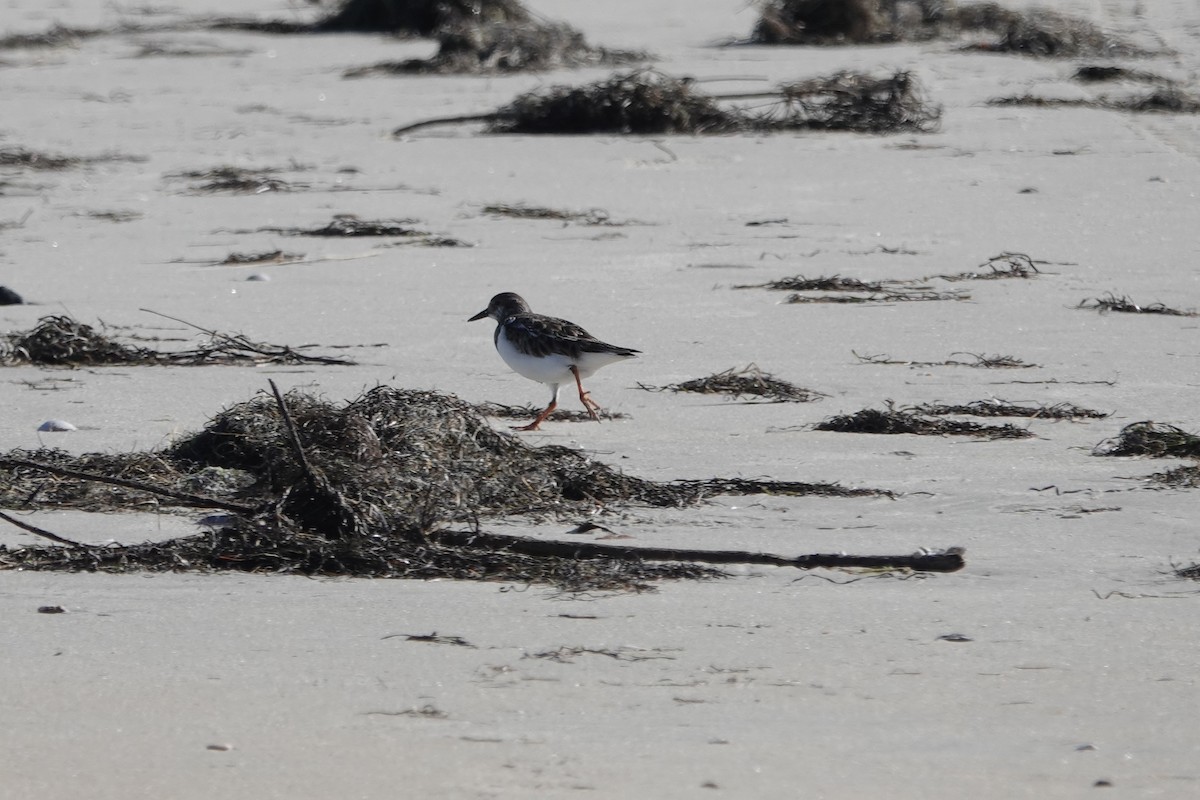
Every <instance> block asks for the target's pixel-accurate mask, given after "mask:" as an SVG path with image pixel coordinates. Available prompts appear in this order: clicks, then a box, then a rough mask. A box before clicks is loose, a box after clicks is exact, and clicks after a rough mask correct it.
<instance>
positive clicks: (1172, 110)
mask: <svg viewBox="0 0 1200 800" xmlns="http://www.w3.org/2000/svg"><path fill="white" fill-rule="evenodd" d="M988 105H991V106H1032V107H1035V108H1099V109H1106V110H1109V111H1130V112H1134V113H1153V112H1162V113H1168V114H1200V96H1197V95H1196V94H1194V93H1192V92H1189V91H1187V90H1186V89H1182V88H1180V87H1177V86H1170V87H1167V88H1163V89H1155V90H1153V91H1149V92H1141V93H1133V94H1127V95H1120V96H1115V97H1113V96H1103V97H1097V98H1087V97H1070V98H1066V97H1041V96H1038V95H1032V94H1028V93H1026V94H1023V95H1016V96H1013V97H996V98H993V99H991V100H988Z"/></svg>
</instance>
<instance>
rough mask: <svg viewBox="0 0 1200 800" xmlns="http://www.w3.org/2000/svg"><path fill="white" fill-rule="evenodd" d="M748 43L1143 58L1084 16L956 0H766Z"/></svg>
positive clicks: (1069, 56)
mask: <svg viewBox="0 0 1200 800" xmlns="http://www.w3.org/2000/svg"><path fill="white" fill-rule="evenodd" d="M759 14H760V16H759V19H758V22H757V23H756V25H755V27H754V30H753V32H752V33H751V35H750V42H752V43H755V44H799V45H841V44H879V43H883V42H900V41H929V40H932V39H941V40H947V39H959V38H962V37H963V36H965V35H972V34H979V33H985V34H988V35H989V36H991V37H992V38H990V39H988V40H985V41H982V42H978V43H975V44H974V45H973V46H974V47H976V48H978V49H982V50H988V51H992V52H1005V53H1020V54H1024V55H1032V56H1041V57H1058V58H1074V57H1082V56H1112V55H1138V54H1140V51H1139V50H1138V49H1137V48H1135V47H1133V46H1132V45H1130V44H1129V43H1127V42H1125V41H1124V40H1122V39H1120V38H1119V37H1116V36H1113V35H1110V34H1108V33H1105V32H1104V31H1103V30H1101V29H1100V28H1098V27H1097V26H1095V25H1094V24H1092V23H1091V22H1088V21H1087V20H1085V19H1081V18H1078V17H1073V16H1070V15H1067V14H1061V13H1058V12H1055V11H1051V10H1048V9H1044V8H1030V9H1027V10H1024V11H1018V10H1014V9H1009V8H1006V7H1004V6H1002V5H1000V4H998V3H992V2H984V3H965V4H961V5H960V4H958V3H956V2H954V0H768V1H767V2H762V3H760V12H759Z"/></svg>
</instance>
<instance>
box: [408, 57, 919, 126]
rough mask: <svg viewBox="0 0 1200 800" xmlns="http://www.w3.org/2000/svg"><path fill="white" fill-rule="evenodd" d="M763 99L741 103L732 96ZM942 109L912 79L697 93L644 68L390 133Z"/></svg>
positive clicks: (738, 121) (866, 119)
mask: <svg viewBox="0 0 1200 800" xmlns="http://www.w3.org/2000/svg"><path fill="white" fill-rule="evenodd" d="M751 100H753V101H766V103H765V104H761V105H756V106H755V107H754V108H746V107H744V106H741V105H736V103H737V102H738V101H751ZM940 119H941V107H940V106H937V105H935V104H931V103H929V102H928V101H926V100H925V98H924V93H923V91H922V89H921V86H920V83H919V81H918V80H917V78H916V77H915V76H913V75H911V74H910V73H908V72H895V73H893V74H891V75H889V76H886V77H883V78H878V77H873V76H871V75H867V74H862V73H851V72H840V73H837V74H834V75H830V76H827V77H822V78H814V79H810V80H804V81H797V82H794V83H788V84H782V85H779V86H777V87H775V88H774V89H772V90H769V91H763V92H749V93H740V94H730V95H709V94H706V93H704V92H701V91H700V90H699V89H698V88H697V86H696V82H695V81H694V80H691V79H688V78H676V77H673V76H670V75H666V74H663V73H661V72H658V71H656V70H650V69H643V70H636V71H634V72H628V73H622V74H617V75H614V76H612V77H610V78H607V79H605V80H601V81H597V82H595V83H591V84H587V85H584V86H551V87H549V88H547V89H542V90H538V91H534V92H528V93H526V94H523V95H520V96H518V97H517V98H516V99H515V100H513V102H511V103H510V104H509V105H507V106H504V107H503V108H501V109H499V110H497V111H495V112H493V113H490V114H477V115H470V116H460V117H445V118H437V119H429V120H423V121H420V122H416V123H413V124H411V125H405V126H403V127H400V128H397V129H395V130H394V131H393V135H395V136H402V135H405V134H408V133H411V132H412V131H415V130H418V129H420V128H424V127H428V126H431V125H447V124H461V123H477V122H483V123H486V130H487V131H488V132H490V133H527V134H535V133H558V134H584V133H609V134H729V133H755V132H757V133H769V132H772V131H785V130H838V131H855V132H860V133H900V132H908V131H929V130H933V129H934V128H936V127H937V125H938V122H939V121H940Z"/></svg>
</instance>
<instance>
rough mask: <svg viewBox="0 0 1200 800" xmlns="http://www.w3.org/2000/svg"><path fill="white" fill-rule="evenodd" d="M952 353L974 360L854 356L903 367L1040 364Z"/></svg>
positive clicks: (997, 356)
mask: <svg viewBox="0 0 1200 800" xmlns="http://www.w3.org/2000/svg"><path fill="white" fill-rule="evenodd" d="M951 355H969V356H971V357H972V358H973V359H975V360H974V361H959V360H957V359H953V358H951V359H947V360H945V361H900V360H896V359H892V358H890V357H889V356H886V355H874V356H860V355H859V354H858V353H854V357H855V358H857V359H858V360H859V361H861V362H862V363H864V364H885V365H889V366H891V365H896V366H903V367H920V368H924V367H974V368H976V369H1032V368H1033V367H1037V366H1039V365H1038V364H1029V363H1026V362H1024V361H1022V360H1021V359H1019V358H1017V357H1016V356H1002V355H993V356H985V355H982V354H979V353H951Z"/></svg>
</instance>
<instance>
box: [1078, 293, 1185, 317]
mask: <svg viewBox="0 0 1200 800" xmlns="http://www.w3.org/2000/svg"><path fill="white" fill-rule="evenodd" d="M1075 307H1076V308H1085V309H1091V310H1096V311H1099V312H1100V313H1101V314H1106V313H1108V312H1110V311H1115V312H1118V313H1121V314H1162V315H1165V316H1169V317H1195V316H1198V314H1197V312H1196V311H1192V310H1188V311H1181V310H1180V309H1177V308H1170V307H1168V306H1165V305H1163V304H1162V303H1151V304H1149V305H1145V306H1142V305H1138V304H1137V303H1135V302H1133V301H1132V300H1130V299H1129V298H1128V297H1126V296H1124V295H1121V296H1120V297H1118V296H1116V295H1114V294H1112V293H1109V294H1106V295H1104V296H1103V297H1096V298H1088V299H1086V300H1081V301H1079V305H1077V306H1075Z"/></svg>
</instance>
